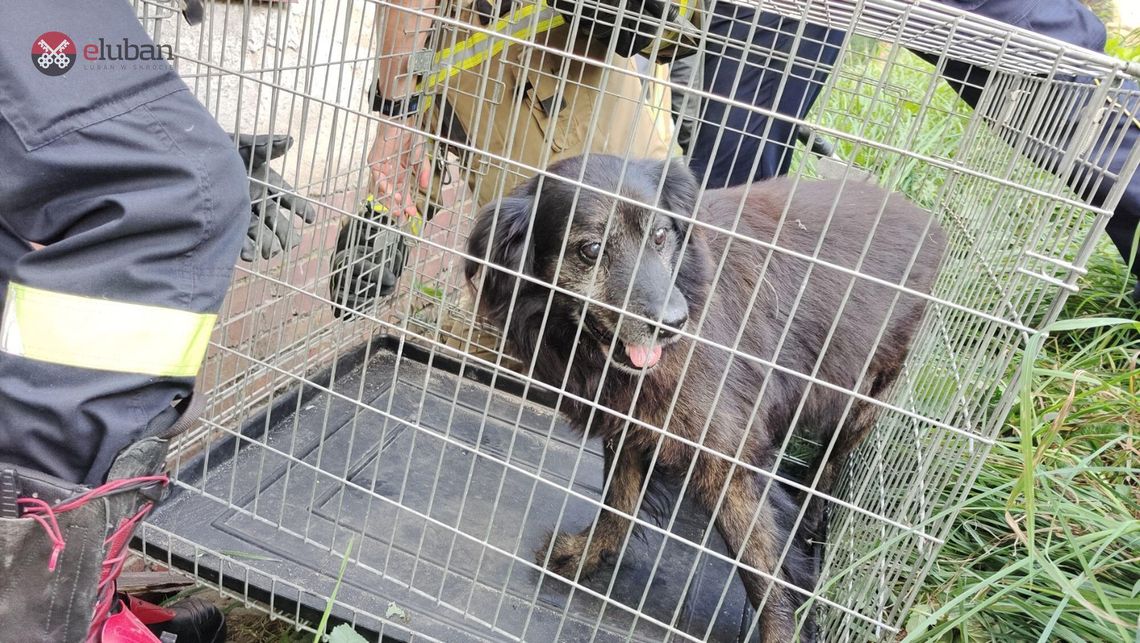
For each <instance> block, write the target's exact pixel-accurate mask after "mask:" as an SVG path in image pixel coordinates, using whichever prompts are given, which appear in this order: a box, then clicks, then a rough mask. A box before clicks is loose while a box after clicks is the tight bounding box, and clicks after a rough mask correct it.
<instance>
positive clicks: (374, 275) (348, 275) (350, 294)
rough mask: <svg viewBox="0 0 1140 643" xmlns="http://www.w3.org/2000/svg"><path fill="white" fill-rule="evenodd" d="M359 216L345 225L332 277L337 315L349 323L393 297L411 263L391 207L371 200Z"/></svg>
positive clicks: (330, 281)
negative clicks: (406, 265)
mask: <svg viewBox="0 0 1140 643" xmlns="http://www.w3.org/2000/svg"><path fill="white" fill-rule="evenodd" d="M358 215H359V216H358V217H351V218H346V219H345V220H344V221H342V222H341V227H340V233H338V234H337V237H336V251H335V252H334V253H333V256H332V262H331V268H332V270H331V272H330V276H329V298H330V299H331V300H332V302H333V316H335V317H337V318H340V317H342V316H343V317H344V319H346V320H348V319H351V318H352V312H351V311H358V312H365V311H366V310H367V308H368V307H369V306H370V305H372V304H373V302H375V301H377V300H378V299H380V298H381V297H387V296H388V295H390V294H392V292H394V291H395V290H396V284H397V283H398V282H399V280H400V274H401V273H403V272H404V265H405V263H407V260H408V244H407V242H406V241H405V240H404V235H402V234H400V232H398V231H397V230H396V229H395V228H394V227H393V226H392V219H391V217H389V216H388V208H386V207H385V206H383V205H382V204H380V203H378V202H376V201H374V200H373V199H372V197H369V198H368V200H366V201H365V202H364V204H363V205H362V206H361V207H360V210H359V212H358ZM346 309H347V310H346Z"/></svg>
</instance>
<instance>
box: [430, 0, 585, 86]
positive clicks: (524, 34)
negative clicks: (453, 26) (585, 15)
mask: <svg viewBox="0 0 1140 643" xmlns="http://www.w3.org/2000/svg"><path fill="white" fill-rule="evenodd" d="M564 24H566V21H565V20H564V19H563V18H562V14H560V13H558V11H556V10H554V9H553V8H551V7H549V6H547V4H546V2H543V1H542V0H540V1H539V2H536V3H534V4H528V5H524V6H522V7H519V8H518V9H515V10H513V11H511V12H510V13H508V14H507V15H505V16H503V17H502V18H499V19H498V20H496V21H495V22H493V23H492V24H491V25H490V26H489V27H487V30H486V31H480V32H478V33H476V34H474V35H472V36H470V37H469V38H465V39H463V40H462V41H460V42H457V43H456V44H455V45H454V46H452V47H447V48H445V49H442V50H440V51H439V52H437V53H436V54H435V56H434V57H433V61H434V63H435V64H434V66H435V67H436V68H437V69H438V71H435V72H433V73H431V74H429V75H428V76H426V77H425V78H424V79H423V80H421V81H420V83H419V84H418V85H417V86H416V88H417V89H418V90H419V91H430V90H432V89H434V88H435V87H436V86H437V85H441V84H443V83H444V82H446V81H447V80H448V79H449V78H451V77H452V76H455V75H456V74H458V73H460V72H463V71H466V70H468V69H471V68H472V67H475V66H476V65H480V64H482V63H483V61H484V60H487V59H488V58H493V57H495V56H497V55H499V54H500V53H501V52H502V51H503V50H504V49H506V48H507V47H509V46H511V45H512V44H514V43H513V42H511V41H510V40H505V39H502V38H495V39H494V40H493V41H492V42H489V40H490V37H491V35H492V33H494V34H502V35H508V36H512V37H515V38H518V39H520V40H527V39H529V38H530V37H531V36H535V35H538V34H540V33H544V32H546V31H550V30H551V29H554V28H556V27H560V26H562V25H564Z"/></svg>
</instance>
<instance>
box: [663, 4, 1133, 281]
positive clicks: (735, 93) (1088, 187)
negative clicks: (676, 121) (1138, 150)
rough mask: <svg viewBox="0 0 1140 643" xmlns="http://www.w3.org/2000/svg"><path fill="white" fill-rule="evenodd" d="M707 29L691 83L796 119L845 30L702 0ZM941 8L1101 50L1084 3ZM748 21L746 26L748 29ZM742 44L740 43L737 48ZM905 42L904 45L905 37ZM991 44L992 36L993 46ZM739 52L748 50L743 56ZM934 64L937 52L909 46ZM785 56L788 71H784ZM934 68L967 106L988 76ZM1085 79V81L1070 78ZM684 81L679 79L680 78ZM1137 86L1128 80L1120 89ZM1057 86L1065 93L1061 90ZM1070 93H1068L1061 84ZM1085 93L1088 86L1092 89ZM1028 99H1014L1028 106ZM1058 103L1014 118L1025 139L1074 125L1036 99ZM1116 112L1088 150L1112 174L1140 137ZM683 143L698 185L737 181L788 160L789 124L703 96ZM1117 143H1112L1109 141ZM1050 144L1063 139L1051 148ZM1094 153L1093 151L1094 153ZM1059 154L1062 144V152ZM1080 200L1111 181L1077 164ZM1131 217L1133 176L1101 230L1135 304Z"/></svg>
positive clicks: (781, 168)
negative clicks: (1037, 115) (1038, 118)
mask: <svg viewBox="0 0 1140 643" xmlns="http://www.w3.org/2000/svg"><path fill="white" fill-rule="evenodd" d="M703 1H704V6H703V9H704V12H703V13H704V15H705V16H706V17H707V19H706V23H705V24H706V25H707V27H708V31H709V33H710V34H714V35H716V36H721V38H709V39H708V46H707V47H706V49H705V50H704V53H703V55H702V56H699V57H693V58H692V59H690V61H692V64H693V67H695V68H697V69H698V72H697V74H698V79H697V81H696V82H695V85H696V86H697V87H699V88H701V89H703V90H705V91H706V92H708V93H711V94H714V95H716V96H724V97H726V98H731V99H734V100H736V101H741V102H744V103H746V104H748V105H753V106H758V107H763V108H766V109H768V110H773V111H775V112H777V113H780V114H787V115H789V116H793V117H796V118H799V119H802V118H803V117H804V116H805V115H807V113H808V112H809V111H810V110H811V108H812V105H813V104H814V103H815V99H816V97H817V96H818V95H819V91H820V89H821V88H822V86H823V83H824V82H826V81H827V78H828V76H829V75H830V73H831V70H832V68H833V66H834V63H835V61H836V59H837V57H838V55H839V47H840V45H841V44H842V42H843V39H844V37H845V34H844V32H842V31H839V30H835V29H828V28H825V27H822V26H819V25H814V24H802V25H801V24H800V23H799V22H797V21H795V20H792V19H790V18H785V17H782V16H779V15H776V14H773V13H767V12H759V11H757V10H756V9H754V8H750V7H747V6H742V5H740V4H738V3H734V2H728V1H725V0H703ZM941 2H942V4H945V5H948V6H951V7H955V8H957V9H961V10H964V11H969V12H972V13H975V14H978V15H981V16H985V17H987V18H992V19H994V20H998V21H1001V22H1004V23H1007V24H1011V25H1014V26H1017V27H1021V28H1024V29H1027V30H1029V31H1033V32H1036V33H1039V34H1041V35H1044V36H1049V37H1052V38H1056V39H1058V40H1061V41H1064V42H1067V43H1069V44H1072V45H1077V46H1079V47H1083V48H1085V49H1089V50H1091V51H1095V52H1103V51H1104V46H1105V39H1106V33H1105V27H1104V24H1103V23H1101V21H1100V20H1099V19H1098V18H1097V17H1096V15H1095V14H1093V12H1092V11H1091V10H1089V8H1088V7H1086V6H1085V5H1084V4H1083V3H1081V2H1079V1H1078V0H1049V1H1046V0H1033V1H1031V2H1026V1H1025V0H941ZM754 25H755V26H754ZM745 43H747V44H745ZM904 44H905V43H904ZM999 44H1000V43H999V42H998V41H996V40H995V41H994V46H995V47H996V46H998V45H999ZM746 50H747V53H746ZM916 53H917V54H918V55H919V56H920V57H922V58H924V59H925V60H927V61H928V62H930V63H932V64H935V65H938V64H939V63H940V61H939V57H938V56H935V55H931V54H927V53H923V52H916ZM785 61H792V62H791V73H789V74H785V73H783V72H784V71H785V69H786V68H787V67H788V63H787V62H785ZM940 71H941V73H942V74H943V75H944V77H945V78H946V80H947V81H948V82H949V83H950V86H951V87H952V88H953V89H954V90H955V91H956V92H957V93H958V95H959V96H960V97H961V98H962V99H963V100H965V101H966V102H967V103H968V104H969V105H970V106H971V107H976V106H977V105H978V102H979V100H980V99H981V97H982V94H983V90H984V88H985V86H986V83H987V82H988V79H989V72H988V71H987V70H986V69H985V68H983V67H981V66H977V65H972V64H970V63H968V62H965V61H961V60H954V59H953V58H952V57H951V56H950V55H948V56H947V57H946V60H945V61H943V62H942V64H941V67H940ZM1073 80H1074V81H1076V82H1081V83H1088V82H1089V80H1088V79H1087V78H1085V79H1081V78H1074V79H1073ZM682 82H684V79H682ZM1129 88H1130V89H1131V90H1132V91H1136V89H1137V87H1136V84H1135V83H1130V84H1129V86H1128V87H1126V89H1129ZM1062 91H1065V90H1062ZM1070 91H1071V89H1070ZM1092 93H1093V92H1091V91H1090V92H1088V95H1092ZM1038 100H1039V98H1038V97H1037V96H1028V97H1026V98H1025V99H1023V104H1026V105H1030V104H1033V103H1035V102H1037V101H1038ZM1058 103H1064V104H1066V105H1069V106H1070V108H1069V109H1064V110H1058V111H1057V112H1055V116H1056V117H1055V118H1052V119H1049V120H1048V121H1043V122H1040V123H1036V124H1034V123H1022V124H1020V127H1021V129H1023V130H1024V132H1025V134H1026V135H1027V136H1026V138H1027V140H1030V141H1032V140H1034V139H1035V138H1041V139H1043V140H1046V141H1047V140H1051V138H1052V139H1055V138H1056V136H1055V135H1053V136H1052V137H1051V133H1053V134H1055V133H1056V132H1065V131H1073V130H1074V129H1076V127H1077V122H1078V120H1079V119H1082V118H1085V117H1086V114H1087V113H1088V112H1086V110H1085V109H1084V108H1085V107H1086V105H1084V104H1079V103H1078V104H1071V103H1072V99H1071V98H1067V97H1063V96H1057V97H1053V99H1049V100H1047V101H1046V102H1045V104H1058ZM1123 107H1124V110H1123V111H1124V112H1126V114H1127V113H1129V112H1130V115H1126V116H1125V117H1123V118H1117V119H1109V120H1107V121H1106V122H1105V123H1104V124H1103V126H1102V127H1101V129H1100V131H1099V136H1097V137H1096V138H1095V142H1094V143H1093V144H1092V145H1091V146H1090V148H1089V149H1090V150H1093V151H1094V153H1099V154H1100V155H1101V156H1100V157H1099V158H1098V159H1097V164H1098V165H1099V166H1100V167H1107V168H1109V173H1110V174H1112V175H1114V174H1115V173H1116V172H1118V171H1119V170H1120V169H1121V168H1122V167H1123V166H1124V163H1125V162H1126V160H1127V157H1128V154H1129V152H1130V151H1131V150H1132V149H1134V148H1135V147H1136V145H1137V144H1138V137H1140V120H1137V113H1138V112H1140V104H1137V103H1136V102H1135V101H1133V103H1132V104H1131V105H1125V106H1123ZM698 112H699V118H698V119H697V122H696V124H695V127H694V132H693V134H692V142H691V143H690V144H689V146H688V153H689V154H690V156H691V159H692V161H691V163H690V169H692V170H693V171H694V173H695V174H696V175H697V176H698V178H699V179H702V180H704V181H706V182H707V187H709V188H716V187H725V186H731V185H740V184H742V183H747V182H751V181H754V180H758V179H764V178H768V177H772V176H777V175H780V174H784V173H786V172H787V171H788V167H789V165H790V163H791V149H792V147H793V145H794V143H795V126H794V125H793V123H792V121H790V120H783V119H779V118H774V119H770V118H768V117H766V116H765V115H763V114H761V113H758V112H756V111H754V110H751V109H745V108H739V107H735V106H734V105H732V104H731V103H729V102H727V101H722V100H717V99H710V100H706V101H703V104H702V105H701V108H700V109H699V110H698ZM1118 141H1119V142H1118ZM1058 147H1063V145H1060V144H1058ZM1022 149H1023V152H1024V153H1025V154H1026V155H1027V156H1028V157H1030V158H1032V159H1033V160H1034V162H1035V163H1038V164H1039V165H1041V166H1042V167H1045V168H1048V167H1050V166H1052V165H1056V164H1057V163H1058V161H1059V160H1060V158H1059V157H1060V156H1061V152H1058V151H1057V150H1049V149H1047V146H1045V145H1027V146H1024V147H1023V148H1022ZM1097 150H1100V151H1099V152H1096V151H1097ZM1062 151H1063V150H1062ZM1064 178H1065V179H1066V180H1067V181H1068V182H1069V185H1070V186H1072V187H1073V189H1074V190H1076V191H1078V192H1079V193H1080V194H1081V196H1082V198H1089V199H1091V202H1092V203H1093V204H1094V205H1097V206H1099V205H1101V204H1103V203H1104V201H1105V199H1106V198H1107V195H1108V192H1109V190H1110V189H1111V188H1112V187H1113V181H1112V179H1111V177H1109V178H1106V179H1105V180H1103V181H1091V180H1089V179H1090V177H1089V176H1088V174H1087V173H1084V172H1081V171H1079V170H1077V171H1074V172H1073V173H1072V174H1070V175H1069V176H1067V177H1064ZM1138 223H1140V174H1138V175H1136V177H1134V178H1133V179H1132V181H1131V182H1130V183H1129V184H1128V186H1127V187H1126V188H1125V190H1124V192H1123V195H1122V197H1121V199H1120V202H1119V204H1118V205H1117V206H1116V209H1115V213H1114V215H1113V217H1112V218H1111V219H1110V220H1109V222H1108V225H1107V227H1106V232H1107V234H1108V236H1109V238H1110V239H1111V240H1112V242H1113V244H1114V245H1115V246H1116V248H1117V250H1118V251H1119V252H1120V255H1121V257H1122V258H1123V259H1124V261H1125V263H1126V264H1127V265H1128V266H1130V268H1131V272H1132V274H1133V276H1134V277H1136V278H1137V283H1136V285H1135V289H1134V290H1133V293H1132V297H1133V300H1134V301H1135V302H1136V303H1137V304H1140V261H1137V260H1136V256H1135V252H1136V250H1135V247H1136V244H1137V224H1138Z"/></svg>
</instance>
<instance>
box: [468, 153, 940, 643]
mask: <svg viewBox="0 0 1140 643" xmlns="http://www.w3.org/2000/svg"><path fill="white" fill-rule="evenodd" d="M579 184H581V185H583V186H585V187H579ZM614 194H620V195H621V197H622V198H620V199H619V198H616V197H615V196H613V195H614ZM757 241H759V242H760V243H757ZM773 246H774V247H775V248H777V249H773ZM944 247H945V237H944V234H943V232H942V230H941V229H940V228H939V226H938V225H937V223H935V221H934V220H933V219H932V217H931V216H930V215H929V214H927V213H926V212H924V211H923V210H921V209H920V208H918V207H917V206H915V205H913V204H911V203H909V202H908V201H906V200H905V199H904V198H903V197H902V196H900V195H897V194H889V193H887V192H886V191H884V190H882V189H880V188H878V187H876V186H874V185H872V184H870V183H866V182H846V183H843V182H839V181H808V180H802V181H800V182H799V183H798V184H797V182H796V180H794V179H789V178H780V179H772V180H767V181H762V182H758V183H754V184H751V185H745V186H739V187H734V188H726V189H720V190H709V191H706V192H705V193H704V194H703V196H701V198H700V199H699V205H698V186H697V184H696V181H695V180H694V178H693V176H692V175H691V174H690V173H689V171H688V170H687V169H686V168H685V167H684V166H683V165H682V164H681V163H679V162H677V161H673V162H662V161H654V160H626V159H623V158H621V157H613V156H604V155H591V156H589V157H576V158H571V159H566V160H563V161H560V162H558V163H556V164H553V165H552V166H550V167H549V169H548V171H547V173H545V175H544V176H538V177H535V178H533V179H531V180H529V181H528V182H526V183H524V184H522V185H520V186H519V187H518V188H517V189H515V190H514V191H513V192H512V193H510V194H509V195H508V196H506V197H505V198H503V199H501V200H500V201H499V202H497V203H492V204H490V205H488V206H485V207H484V208H483V209H482V210H480V212H479V213H478V214H477V216H476V219H475V224H474V226H473V228H472V232H471V235H470V238H469V241H468V246H467V251H468V254H469V255H470V258H469V259H468V260H467V262H466V264H465V275H466V277H467V280H468V282H469V284H470V285H471V287H472V288H473V289H474V291H475V292H476V294H477V298H478V302H479V304H478V307H479V312H480V313H481V314H482V315H483V316H484V317H485V318H486V319H488V320H489V321H491V322H492V323H494V324H495V325H497V326H498V327H499V328H500V329H501V330H502V332H503V337H504V346H505V349H506V350H507V351H509V352H510V353H512V354H513V355H514V356H516V357H518V358H519V359H521V360H522V362H523V363H524V364H526V365H530V366H531V367H532V368H533V374H534V377H536V378H537V379H539V380H541V381H544V382H547V383H549V384H552V385H554V386H557V387H560V388H562V389H563V390H565V391H567V392H568V393H570V394H572V395H573V396H575V397H574V398H570V397H566V398H564V402H563V406H562V409H563V411H564V412H565V413H566V414H567V415H568V416H569V418H570V420H571V421H572V423H573V424H574V425H575V426H576V427H577V428H579V429H581V430H582V431H585V432H587V433H588V434H589V435H590V436H591V437H597V438H600V439H601V440H602V441H603V444H604V471H605V475H606V477H607V479H610V483H609V484H610V486H609V489H608V491H607V493H606V495H605V499H604V502H605V505H606V506H607V507H608V508H611V509H613V511H607V510H606V509H603V510H602V511H600V513H599V515H598V517H597V519H596V521H595V524H594V525H593V526H592V527H591V528H587V529H585V530H583V531H582V532H580V533H576V534H571V533H565V532H563V533H559V534H557V535H553V536H552V538H551V540H550V541H548V543H547V545H546V546H544V547H543V548H540V549H539V550H538V552H537V553H536V555H537V558H538V562H539V564H540V565H544V564H545V566H546V567H547V568H548V569H550V570H551V571H554V572H556V573H558V574H560V575H562V576H565V577H568V578H575V577H576V575H577V574H581V575H583V576H585V575H588V574H590V573H592V572H593V571H595V570H596V569H597V568H598V567H599V566H600V565H601V564H602V563H603V561H605V560H608V559H610V558H612V557H613V556H614V555H615V554H616V553H617V550H618V548H619V547H620V546H621V544H622V542H624V540H625V538H626V534H627V531H628V530H629V527H630V522H631V521H630V520H629V518H628V516H634V515H637V513H638V511H639V509H640V508H639V506H638V499H639V497H640V496H641V491H642V487H643V485H644V484H645V483H646V477H647V475H649V474H650V472H649V470H648V465H649V463H650V460H651V457H652V455H653V454H654V452H655V451H656V452H657V460H656V465H655V467H654V473H656V472H657V471H659V470H664V471H665V472H666V473H665V475H666V477H667V478H669V477H672V478H674V479H676V480H683V479H684V478H685V476H686V474H687V472H688V471H689V469H690V468H691V469H692V475H691V478H690V481H689V484H688V487H689V489H688V490H686V493H692V494H695V496H696V498H697V500H698V501H699V502H701V503H702V504H703V505H704V506H705V507H707V508H708V510H709V511H710V513H712V514H713V516H714V522H715V525H716V527H717V529H718V530H719V531H720V533H721V535H722V536H723V538H724V541H725V544H726V545H727V546H728V548H729V550H730V551H731V553H732V554H733V555H735V556H738V557H739V560H740V563H741V566H742V569H741V573H740V576H741V579H742V580H743V582H744V586H745V589H746V591H747V594H748V597H749V600H750V602H751V603H752V605H753V606H754V607H755V608H756V609H757V610H758V611H759V612H760V616H761V623H760V632H761V635H762V638H763V639H764V640H766V641H790V640H792V639H793V636H794V634H795V632H796V631H797V630H796V623H795V611H796V609H797V608H798V607H799V606H800V605H801V604H802V602H803V596H804V595H805V593H807V592H805V591H797V590H796V589H794V586H798V587H800V588H802V589H803V590H807V591H808V592H810V590H811V589H812V588H813V587H814V584H815V580H816V579H815V578H814V577H813V573H814V572H812V571H811V569H812V565H811V564H810V557H809V556H808V551H807V545H806V543H805V542H803V539H801V538H793V534H792V530H793V528H794V524H795V522H796V519H797V517H798V516H799V514H800V507H801V504H802V503H803V502H806V501H809V500H811V499H812V498H815V502H812V503H811V504H810V505H809V507H808V508H807V509H806V511H805V513H804V515H803V522H802V524H801V527H800V530H801V533H808V534H815V535H818V532H819V530H820V522H821V521H822V516H823V510H822V508H820V507H817V504H818V503H819V499H818V497H817V496H818V494H827V493H830V491H831V489H832V487H833V485H834V484H835V482H836V479H837V477H838V475H839V473H840V471H841V468H842V466H843V462H844V461H845V460H846V458H847V455H848V453H850V451H851V450H852V449H853V448H854V447H855V446H856V445H858V444H859V442H860V441H861V440H862V439H863V437H864V436H865V435H866V434H867V432H868V431H869V430H870V428H871V427H872V425H873V424H874V422H875V418H876V414H877V407H876V405H874V404H872V403H871V402H869V401H867V399H866V398H880V397H882V396H883V395H884V394H885V393H886V392H887V391H888V390H889V389H890V387H891V384H892V383H893V382H894V381H895V379H896V377H897V376H898V374H899V371H900V369H901V367H902V364H903V360H904V359H905V357H906V355H907V351H908V346H909V344H910V341H911V338H912V336H913V335H914V333H915V331H916V329H917V327H918V325H919V323H920V320H921V318H922V315H923V312H924V308H925V299H924V298H923V297H920V296H916V295H914V294H913V293H914V292H918V293H928V292H929V291H930V288H931V287H932V285H933V283H934V279H935V277H936V271H937V267H938V264H939V262H940V260H941V256H942V253H943V250H944ZM836 266H838V267H839V269H837V268H836ZM856 272H857V273H859V274H860V275H867V276H869V277H871V278H872V279H866V278H863V277H860V276H856V275H855V273H856ZM519 275H523V276H521V277H520V276H519ZM882 282H885V283H888V284H897V285H900V286H905V289H906V291H904V290H902V289H900V288H897V287H891V286H888V285H883V283H882ZM698 338H699V339H698ZM730 349H731V350H730ZM849 391H858V393H860V394H861V395H862V396H863V397H858V396H853V395H852V394H851V393H850V392H849ZM576 400H597V406H598V407H599V408H600V409H601V411H600V412H599V410H597V409H595V408H594V406H595V405H594V404H591V403H585V402H580V401H576ZM623 415H627V416H631V417H633V418H635V419H636V420H637V422H630V421H628V420H624V419H623V418H622V416H623ZM793 424H794V425H795V426H796V427H797V430H807V431H809V435H812V436H813V437H814V438H815V439H818V441H819V442H820V443H822V444H824V445H827V444H829V443H830V442H831V441H832V439H833V438H834V444H833V446H832V448H831V452H830V455H829V457H827V458H826V459H824V458H823V455H822V454H820V455H819V456H816V457H817V459H816V461H815V462H814V464H813V467H812V471H818V480H817V481H816V486H815V489H816V491H817V492H818V494H803V493H797V492H796V490H795V489H792V488H790V487H789V486H788V485H785V484H783V483H780V482H777V483H776V484H771V482H772V471H773V467H774V465H775V463H776V459H777V456H779V455H780V452H781V448H782V445H783V442H784V438H785V437H786V436H787V434H788V432H789V430H791V428H792V427H793ZM647 427H654V428H647ZM655 429H657V430H655ZM836 433H838V434H837V435H836ZM676 438H680V439H676ZM698 445H699V446H698ZM738 462H743V463H747V464H748V465H751V466H752V467H755V468H756V470H753V469H750V468H745V467H742V466H740V464H737V463H738ZM760 472H765V473H767V475H763V474H761V473H760ZM611 477H612V479H611ZM810 482H811V481H810V480H808V483H810ZM809 496H810V497H809ZM591 533H592V534H593V535H592V537H591V536H590V534H591ZM587 542H588V543H589V545H588V546H587ZM772 579H776V581H777V582H772ZM806 620H809V619H806ZM809 630H810V626H807V627H805V629H801V630H799V632H800V635H801V636H803V635H804V632H805V631H809Z"/></svg>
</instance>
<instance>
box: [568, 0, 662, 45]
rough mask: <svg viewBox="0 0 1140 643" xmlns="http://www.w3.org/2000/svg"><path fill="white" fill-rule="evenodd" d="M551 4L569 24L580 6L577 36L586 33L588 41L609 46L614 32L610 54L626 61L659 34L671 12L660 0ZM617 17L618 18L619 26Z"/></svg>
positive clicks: (609, 0) (569, 0)
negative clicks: (663, 22)
mask: <svg viewBox="0 0 1140 643" xmlns="http://www.w3.org/2000/svg"><path fill="white" fill-rule="evenodd" d="M553 5H554V8H555V9H557V10H558V11H559V12H561V13H562V14H563V15H564V17H565V18H566V22H567V23H571V21H572V19H573V16H574V13H575V11H576V10H577V9H578V8H579V7H581V12H582V17H581V19H580V21H579V23H578V25H579V26H578V33H580V34H588V35H589V36H590V39H591V40H594V41H597V42H600V43H604V44H606V45H609V43H610V38H611V37H612V36H613V32H614V30H615V29H617V31H618V34H617V37H616V39H614V43H615V44H614V48H613V49H614V53H615V54H617V55H619V56H624V57H626V58H628V57H630V56H632V55H634V54H636V53H638V52H640V51H642V50H644V49H648V48H649V46H650V45H652V44H653V41H654V40H656V39H657V38H658V37H659V36H660V34H661V31H662V26H661V23H662V21H663V20H664V19H665V17H666V16H667V15H669V12H670V11H672V6H671V3H670V2H662V1H661V0H587V1H586V2H573V1H571V0H554V3H553ZM623 8H624V11H622V9H623ZM619 15H620V16H622V19H621V20H620V23H619V21H618V16H619Z"/></svg>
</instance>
